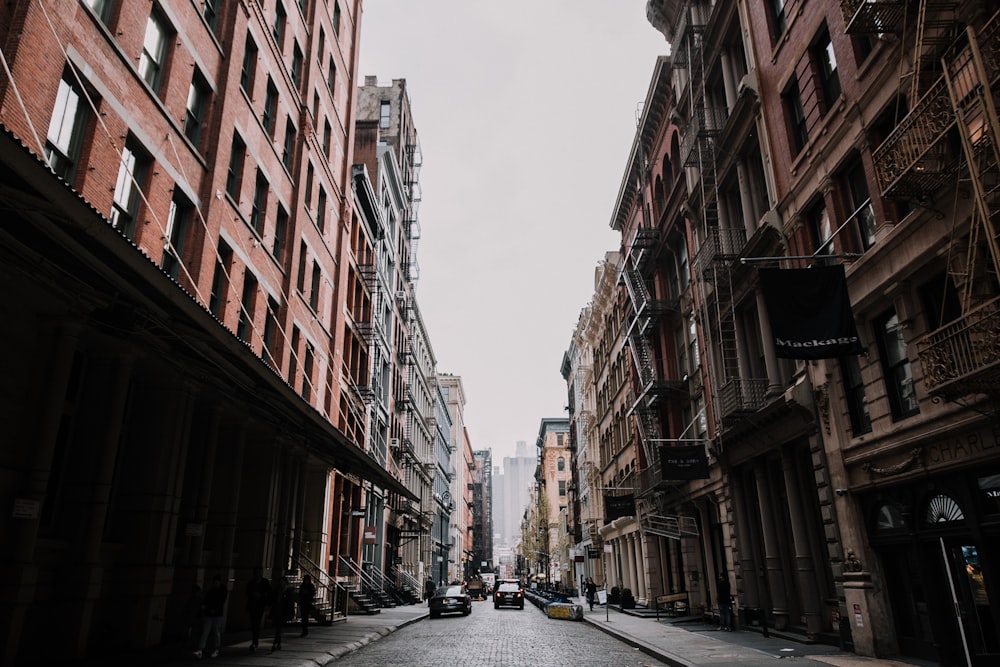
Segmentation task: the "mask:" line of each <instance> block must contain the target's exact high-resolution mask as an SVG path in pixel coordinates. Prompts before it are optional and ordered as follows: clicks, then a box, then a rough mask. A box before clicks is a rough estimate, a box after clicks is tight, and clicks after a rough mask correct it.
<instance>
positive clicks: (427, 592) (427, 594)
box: [424, 577, 434, 605]
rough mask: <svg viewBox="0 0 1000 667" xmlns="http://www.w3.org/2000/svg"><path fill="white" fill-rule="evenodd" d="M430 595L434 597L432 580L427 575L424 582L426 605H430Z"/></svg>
mask: <svg viewBox="0 0 1000 667" xmlns="http://www.w3.org/2000/svg"><path fill="white" fill-rule="evenodd" d="M432 597H434V580H433V579H431V578H430V577H427V581H425V582H424V599H425V600H427V604H428V605H430V603H431V598H432Z"/></svg>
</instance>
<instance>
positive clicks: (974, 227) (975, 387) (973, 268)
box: [915, 12, 1000, 412]
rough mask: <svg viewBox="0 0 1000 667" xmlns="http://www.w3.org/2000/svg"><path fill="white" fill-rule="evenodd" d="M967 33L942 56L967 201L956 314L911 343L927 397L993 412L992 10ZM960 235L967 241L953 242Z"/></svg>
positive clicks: (998, 189)
mask: <svg viewBox="0 0 1000 667" xmlns="http://www.w3.org/2000/svg"><path fill="white" fill-rule="evenodd" d="M967 33H968V39H967V43H963V42H956V45H955V50H954V51H953V52H949V53H948V54H946V56H945V57H944V58H942V62H943V65H944V75H943V77H942V78H943V79H944V81H945V82H946V83H945V86H946V88H947V91H948V96H949V101H950V103H951V106H952V109H953V116H954V125H955V126H956V127H957V129H958V134H959V136H960V137H961V143H962V153H963V157H964V161H965V165H964V166H965V167H967V169H968V180H969V183H970V185H971V188H972V190H973V200H974V201H973V205H974V207H973V211H972V216H971V221H970V224H969V227H968V228H964V227H956V229H955V233H956V237H955V238H953V239H952V244H953V247H958V246H960V244H963V243H964V244H967V247H966V250H965V252H966V257H965V267H964V274H962V275H961V276H959V275H957V274H955V277H956V278H958V277H960V278H961V282H960V283H959V284H958V287H959V290H960V294H961V301H962V304H961V305H962V315H961V317H959V318H957V319H955V320H953V321H951V322H948V323H945V324H944V325H943V326H942V327H940V328H939V329H937V330H935V331H931V332H929V333H928V334H926V335H925V336H923V337H921V338H919V339H918V340H917V341H915V342H916V347H917V352H918V355H919V357H920V363H921V366H922V368H923V372H924V383H925V385H926V386H927V389H928V392H929V393H931V394H932V395H937V396H943V397H944V398H946V399H948V400H958V399H961V398H963V397H967V396H970V395H975V394H984V395H986V396H987V397H988V398H989V399H990V400H991V401H992V402H993V410H994V412H1000V297H997V296H996V294H995V292H994V291H993V290H992V289H991V288H990V287H988V286H989V285H995V284H996V281H997V279H998V278H1000V238H998V236H997V231H998V216H1000V147H998V145H997V136H998V133H1000V119H998V116H997V108H996V99H995V96H996V95H997V94H998V92H1000V90H998V89H1000V60H998V56H997V54H998V53H1000V12H997V13H996V14H994V15H993V17H992V18H991V19H990V20H989V21H988V22H987V23H986V25H985V26H984V27H983V28H982V30H980V31H979V32H978V34H977V33H975V32H974V31H973V30H972V29H971V28H970V29H968V30H967ZM966 230H967V232H968V238H961V237H960V236H957V235H960V234H962V233H964V232H965V231H966Z"/></svg>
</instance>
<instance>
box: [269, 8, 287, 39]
mask: <svg viewBox="0 0 1000 667" xmlns="http://www.w3.org/2000/svg"><path fill="white" fill-rule="evenodd" d="M286 23H288V15H287V14H285V7H284V5H282V4H281V3H280V2H279V3H278V4H277V5H275V7H274V28H273V29H272V31H271V34H273V35H274V41H275V42H276V43H277V44H278V50H279V51H283V50H284V48H285V24H286Z"/></svg>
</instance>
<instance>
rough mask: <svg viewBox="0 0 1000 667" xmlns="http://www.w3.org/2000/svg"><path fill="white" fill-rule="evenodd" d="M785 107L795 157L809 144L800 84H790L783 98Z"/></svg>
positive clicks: (793, 82)
mask: <svg viewBox="0 0 1000 667" xmlns="http://www.w3.org/2000/svg"><path fill="white" fill-rule="evenodd" d="M781 102H782V104H783V105H784V107H785V117H786V120H787V122H788V138H789V141H790V143H791V147H792V150H793V151H794V153H793V156H794V155H798V154H799V153H800V152H802V149H803V148H805V147H806V144H807V143H809V130H808V128H806V114H805V111H804V110H803V109H802V96H801V95H800V93H799V82H798V81H795V80H793V81H792V82H791V83H789V84H788V87H787V88H786V89H785V92H784V93H783V94H782V96H781Z"/></svg>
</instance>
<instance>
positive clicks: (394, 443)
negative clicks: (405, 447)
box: [389, 438, 399, 449]
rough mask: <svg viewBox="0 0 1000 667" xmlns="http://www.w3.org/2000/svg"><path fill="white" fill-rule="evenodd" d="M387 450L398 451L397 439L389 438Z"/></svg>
mask: <svg viewBox="0 0 1000 667" xmlns="http://www.w3.org/2000/svg"><path fill="white" fill-rule="evenodd" d="M389 448H390V449H399V438H389Z"/></svg>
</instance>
